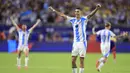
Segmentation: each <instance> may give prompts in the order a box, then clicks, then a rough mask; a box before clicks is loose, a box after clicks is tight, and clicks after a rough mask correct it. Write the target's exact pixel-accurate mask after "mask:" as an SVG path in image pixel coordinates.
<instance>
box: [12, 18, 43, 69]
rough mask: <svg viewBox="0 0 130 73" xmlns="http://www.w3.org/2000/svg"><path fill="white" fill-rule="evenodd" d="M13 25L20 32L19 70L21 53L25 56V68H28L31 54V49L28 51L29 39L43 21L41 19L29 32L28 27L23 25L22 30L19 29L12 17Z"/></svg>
mask: <svg viewBox="0 0 130 73" xmlns="http://www.w3.org/2000/svg"><path fill="white" fill-rule="evenodd" d="M10 19H11V21H12V23H13V25H14V26H15V27H16V29H17V31H18V38H19V40H18V42H19V43H18V57H17V67H18V69H20V68H21V53H22V51H23V52H24V54H25V56H26V57H25V68H27V67H28V60H29V58H28V54H29V49H28V39H29V35H30V33H31V32H32V30H33V29H34V28H35V27H36V26H37V25H38V24H39V22H40V21H41V20H40V19H38V20H37V22H36V24H35V25H33V26H32V27H31V28H30V29H29V30H27V26H26V25H24V24H23V25H22V28H21V29H20V28H19V27H18V25H17V24H16V23H15V21H14V20H13V18H12V17H10Z"/></svg>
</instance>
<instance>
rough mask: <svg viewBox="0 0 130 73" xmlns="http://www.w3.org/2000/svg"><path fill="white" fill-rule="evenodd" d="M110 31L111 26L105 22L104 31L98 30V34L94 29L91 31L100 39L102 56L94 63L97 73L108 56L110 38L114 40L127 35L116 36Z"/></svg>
mask: <svg viewBox="0 0 130 73" xmlns="http://www.w3.org/2000/svg"><path fill="white" fill-rule="evenodd" d="M110 29H111V24H110V23H109V22H107V23H106V24H105V29H102V30H99V31H98V32H95V29H94V28H93V30H92V32H93V34H96V35H98V36H100V38H101V43H100V49H101V53H102V54H103V57H101V58H100V59H99V60H98V61H97V63H96V69H97V70H98V71H99V72H100V71H101V67H102V66H103V65H104V63H105V62H106V60H107V58H108V56H109V54H110V48H111V47H110V46H111V37H112V38H114V39H116V38H118V37H121V36H125V35H127V32H125V33H123V34H122V35H119V36H116V35H115V34H114V33H113V32H112V31H111V30H110Z"/></svg>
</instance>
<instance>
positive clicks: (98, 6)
mask: <svg viewBox="0 0 130 73" xmlns="http://www.w3.org/2000/svg"><path fill="white" fill-rule="evenodd" d="M99 8H101V5H100V4H97V5H96V8H95V9H94V10H93V11H92V12H91V13H90V14H89V15H88V16H87V18H88V19H90V18H91V17H92V16H93V15H94V14H95V13H96V12H97V11H98V10H99Z"/></svg>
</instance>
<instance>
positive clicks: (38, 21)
mask: <svg viewBox="0 0 130 73" xmlns="http://www.w3.org/2000/svg"><path fill="white" fill-rule="evenodd" d="M40 22H41V20H40V19H38V20H37V22H36V23H35V24H34V25H33V26H32V27H31V28H30V29H29V31H32V30H33V29H34V28H35V27H36V26H37V25H38V24H39V23H40Z"/></svg>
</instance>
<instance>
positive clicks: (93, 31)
mask: <svg viewBox="0 0 130 73" xmlns="http://www.w3.org/2000/svg"><path fill="white" fill-rule="evenodd" d="M92 33H93V34H94V35H96V31H95V27H93V28H92Z"/></svg>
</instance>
